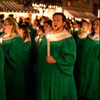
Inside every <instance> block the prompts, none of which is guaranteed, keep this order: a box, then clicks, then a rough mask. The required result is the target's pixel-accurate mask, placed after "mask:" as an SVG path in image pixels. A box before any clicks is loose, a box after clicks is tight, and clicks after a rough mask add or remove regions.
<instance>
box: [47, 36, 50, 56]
mask: <svg viewBox="0 0 100 100" xmlns="http://www.w3.org/2000/svg"><path fill="white" fill-rule="evenodd" d="M47 56H50V35H49V34H48V35H47Z"/></svg>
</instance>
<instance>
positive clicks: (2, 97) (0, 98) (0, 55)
mask: <svg viewBox="0 0 100 100" xmlns="http://www.w3.org/2000/svg"><path fill="white" fill-rule="evenodd" d="M0 100H6V93H5V78H4V52H3V49H2V48H1V45H0Z"/></svg>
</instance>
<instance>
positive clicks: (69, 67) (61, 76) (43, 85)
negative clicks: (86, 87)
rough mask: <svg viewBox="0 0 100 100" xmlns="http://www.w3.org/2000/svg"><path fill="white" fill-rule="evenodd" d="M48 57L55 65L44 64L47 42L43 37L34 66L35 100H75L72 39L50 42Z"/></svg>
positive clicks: (74, 50) (74, 54) (74, 52)
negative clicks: (54, 60) (51, 57)
mask: <svg viewBox="0 0 100 100" xmlns="http://www.w3.org/2000/svg"><path fill="white" fill-rule="evenodd" d="M50 55H51V56H53V57H54V58H55V59H56V62H57V63H56V64H49V63H47V62H46V60H45V59H46V56H47V40H46V38H45V36H43V39H42V41H41V44H40V45H39V48H38V60H37V64H36V79H37V81H36V82H37V83H36V84H37V99H36V100H77V93H76V87H75V83H74V78H73V67H74V62H75V58H76V46H75V41H74V40H73V37H69V38H66V39H63V40H60V41H55V42H54V41H51V42H50Z"/></svg>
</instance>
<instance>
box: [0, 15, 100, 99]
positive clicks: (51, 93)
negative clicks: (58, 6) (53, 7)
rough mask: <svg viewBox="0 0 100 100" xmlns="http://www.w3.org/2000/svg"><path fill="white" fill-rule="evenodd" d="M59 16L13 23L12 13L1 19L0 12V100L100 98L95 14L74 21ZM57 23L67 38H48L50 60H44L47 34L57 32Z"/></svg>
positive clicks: (98, 33)
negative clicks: (92, 16)
mask: <svg viewBox="0 0 100 100" xmlns="http://www.w3.org/2000/svg"><path fill="white" fill-rule="evenodd" d="M59 16H60V17H61V18H62V20H61V22H60V21H59V20H60V17H59ZM63 17H64V16H63V14H61V13H60V14H59V13H57V15H56V14H55V15H54V16H53V19H52V20H51V19H49V18H48V17H45V16H42V17H41V18H40V19H39V18H38V17H36V19H35V20H34V22H33V23H32V22H31V19H30V18H25V19H24V20H23V19H21V18H20V19H19V22H17V21H16V19H15V18H14V16H13V15H11V16H9V17H8V18H6V19H5V17H4V15H3V14H1V15H0V58H1V59H0V100H99V99H100V96H99V84H100V83H99V79H100V77H99V63H100V51H99V50H100V49H99V46H100V43H99V42H100V18H96V19H94V20H92V21H86V20H81V21H77V20H75V19H72V20H71V19H63ZM64 18H65V17H64ZM61 23H62V24H61ZM60 24H61V29H63V30H62V32H63V33H64V35H65V37H66V38H65V37H63V38H62V39H61V37H59V36H58V37H59V38H60V40H57V41H52V39H53V37H55V38H56V36H55V35H54V36H52V39H51V42H50V52H51V55H52V56H53V57H54V58H53V57H52V56H50V57H51V58H47V57H46V56H47V48H45V47H47V38H46V35H47V34H49V33H52V32H55V34H59V33H61V32H58V30H59V27H58V26H59V25H60ZM56 28H57V29H56ZM52 30H53V31H52ZM57 32H58V33H57ZM65 33H66V34H67V33H68V35H67V36H66V34H65ZM64 35H63V36H64ZM58 37H57V38H58ZM44 44H45V45H44ZM62 45H63V46H62ZM65 45H66V46H65ZM75 48H76V49H75ZM56 51H57V52H58V54H57V52H56ZM59 53H61V54H59ZM45 57H46V58H45ZM60 58H61V59H60ZM43 59H46V61H45V60H43ZM48 59H49V60H48ZM51 59H52V60H51ZM66 59H67V60H66ZM50 60H51V62H50ZM43 62H44V63H43ZM55 64H56V66H55ZM41 66H42V67H41ZM46 67H48V68H46ZM51 67H53V68H55V69H53V68H51ZM56 67H57V68H56ZM55 74H57V75H55ZM72 76H74V79H71V77H72ZM65 80H66V81H65ZM50 82H51V83H50ZM74 82H75V86H74ZM58 83H59V84H58ZM52 84H53V85H52ZM54 84H55V85H54ZM50 86H52V87H50ZM59 87H60V88H59ZM61 89H62V90H61ZM76 91H77V92H76Z"/></svg>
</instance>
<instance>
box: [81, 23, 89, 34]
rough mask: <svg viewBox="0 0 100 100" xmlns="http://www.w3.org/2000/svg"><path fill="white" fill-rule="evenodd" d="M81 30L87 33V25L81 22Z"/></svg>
mask: <svg viewBox="0 0 100 100" xmlns="http://www.w3.org/2000/svg"><path fill="white" fill-rule="evenodd" d="M82 28H83V32H87V31H88V24H87V23H86V22H83V23H82Z"/></svg>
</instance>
